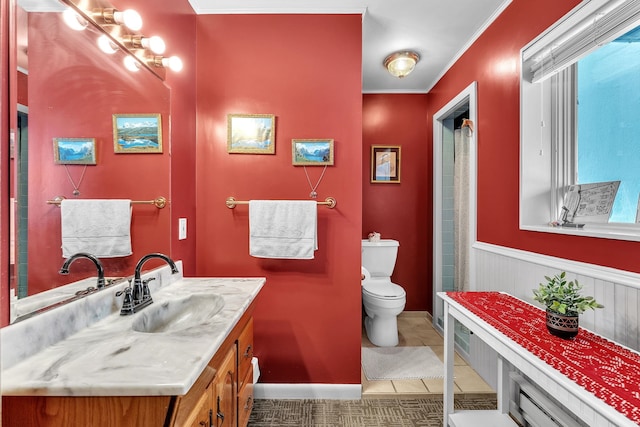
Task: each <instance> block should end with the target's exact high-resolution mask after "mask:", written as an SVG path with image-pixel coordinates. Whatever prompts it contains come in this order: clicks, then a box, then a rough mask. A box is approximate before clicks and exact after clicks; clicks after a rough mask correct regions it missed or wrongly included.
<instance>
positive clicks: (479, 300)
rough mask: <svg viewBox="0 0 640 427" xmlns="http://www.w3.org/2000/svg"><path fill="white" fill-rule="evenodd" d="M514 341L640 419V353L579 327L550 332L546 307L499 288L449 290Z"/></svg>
mask: <svg viewBox="0 0 640 427" xmlns="http://www.w3.org/2000/svg"><path fill="white" fill-rule="evenodd" d="M447 295H448V296H449V297H451V298H452V299H454V300H455V301H457V302H458V303H460V304H461V305H462V306H464V307H465V308H466V309H468V310H469V311H471V312H472V313H474V314H475V315H477V316H479V317H480V318H481V319H482V320H484V321H486V322H487V323H489V324H490V325H491V326H493V327H494V328H496V329H497V330H498V331H500V332H501V333H503V334H504V335H506V336H507V337H508V338H510V339H511V340H513V341H515V342H516V343H518V344H520V345H521V346H522V347H524V348H525V349H527V350H528V351H529V352H531V353H533V354H535V355H536V356H537V357H539V358H540V359H541V360H543V361H544V362H546V363H547V364H549V365H550V366H552V367H553V368H555V369H556V370H558V371H560V372H561V373H562V374H563V375H565V376H567V377H568V378H570V379H571V380H573V381H575V382H576V384H578V385H580V386H582V387H583V388H585V389H586V390H588V391H589V392H591V393H593V394H594V395H595V396H597V397H598V398H600V399H602V400H603V401H605V402H606V403H608V404H609V405H611V406H612V407H614V408H615V409H616V410H618V411H619V412H621V413H623V414H624V415H625V416H626V417H628V418H629V419H631V420H632V421H634V422H635V423H636V424H640V374H639V373H638V371H639V370H640V354H638V353H635V352H633V351H630V350H629V349H626V348H624V347H621V346H619V345H617V344H615V343H613V342H611V341H609V340H607V339H605V338H602V337H600V336H598V335H595V334H594V333H592V332H589V331H587V330H586V329H583V328H580V332H579V333H578V336H577V337H575V338H574V339H571V340H564V339H561V338H558V337H555V336H553V335H551V334H550V333H549V332H548V331H547V327H546V320H545V312H544V311H543V310H541V309H539V308H537V307H534V306H532V305H530V304H527V303H526V302H524V301H522V300H519V299H517V298H515V297H513V296H511V295H508V294H503V293H499V292H447Z"/></svg>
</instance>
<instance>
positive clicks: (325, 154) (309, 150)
mask: <svg viewBox="0 0 640 427" xmlns="http://www.w3.org/2000/svg"><path fill="white" fill-rule="evenodd" d="M291 151H292V152H291V157H292V159H293V160H292V163H293V165H294V166H326V165H329V166H331V165H333V139H293V140H292V143H291Z"/></svg>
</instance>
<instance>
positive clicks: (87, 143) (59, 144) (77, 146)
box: [53, 138, 97, 165]
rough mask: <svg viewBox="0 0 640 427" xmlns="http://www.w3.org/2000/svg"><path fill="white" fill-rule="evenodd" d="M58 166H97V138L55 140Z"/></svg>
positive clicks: (54, 156)
mask: <svg viewBox="0 0 640 427" xmlns="http://www.w3.org/2000/svg"><path fill="white" fill-rule="evenodd" d="M53 159H54V162H55V164H56V165H95V164H96V163H97V160H96V139H95V138H53Z"/></svg>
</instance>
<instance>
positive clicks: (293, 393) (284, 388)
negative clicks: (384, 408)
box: [253, 383, 362, 400]
mask: <svg viewBox="0 0 640 427" xmlns="http://www.w3.org/2000/svg"><path fill="white" fill-rule="evenodd" d="M253 397H254V398H255V399H331V400H359V399H361V398H362V385H361V384H263V383H257V384H254V385H253Z"/></svg>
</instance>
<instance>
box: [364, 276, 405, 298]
mask: <svg viewBox="0 0 640 427" xmlns="http://www.w3.org/2000/svg"><path fill="white" fill-rule="evenodd" d="M362 292H363V293H364V294H366V295H368V296H370V297H373V298H380V299H385V300H399V299H404V298H406V296H407V294H406V293H405V291H404V289H403V288H402V286H400V285H396V284H395V283H393V282H391V281H390V280H365V281H364V282H362Z"/></svg>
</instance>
